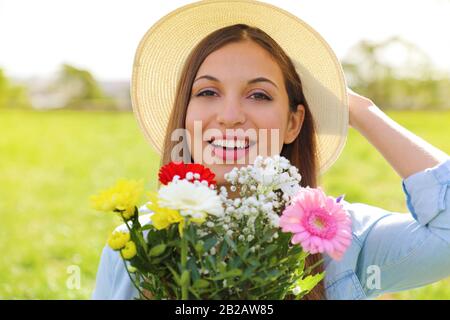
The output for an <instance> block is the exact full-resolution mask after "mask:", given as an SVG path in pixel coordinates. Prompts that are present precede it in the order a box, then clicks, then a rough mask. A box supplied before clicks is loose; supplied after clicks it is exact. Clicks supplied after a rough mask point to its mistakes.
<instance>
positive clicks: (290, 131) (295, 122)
mask: <svg viewBox="0 0 450 320" xmlns="http://www.w3.org/2000/svg"><path fill="white" fill-rule="evenodd" d="M304 119H305V107H304V106H303V105H302V104H299V105H298V106H297V110H296V111H294V112H292V111H290V112H289V116H288V124H287V127H286V132H285V134H284V143H285V144H289V143H292V142H293V141H294V140H295V138H297V136H298V134H299V133H300V129H301V128H302V125H303V120H304Z"/></svg>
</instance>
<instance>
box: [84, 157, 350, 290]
mask: <svg viewBox="0 0 450 320" xmlns="http://www.w3.org/2000/svg"><path fill="white" fill-rule="evenodd" d="M214 179H215V175H214V173H212V172H211V171H210V170H209V169H208V168H206V167H204V166H202V165H200V164H185V163H174V162H171V163H169V164H168V165H165V166H163V167H162V168H161V169H160V172H159V181H160V182H161V184H162V186H161V187H160V188H159V190H158V192H149V193H148V197H149V202H147V203H146V204H145V205H146V206H147V207H148V208H149V209H150V211H151V213H150V214H149V219H148V221H147V222H146V223H143V222H142V219H139V210H138V206H137V203H136V202H137V201H138V199H139V198H140V196H141V193H142V192H143V184H142V181H126V180H120V181H119V182H118V183H117V185H116V186H114V187H112V188H110V189H108V190H105V191H103V192H101V193H99V194H98V195H94V196H92V197H91V200H92V203H93V206H94V208H96V209H98V210H101V211H109V212H115V213H117V214H118V215H119V216H120V217H121V218H122V219H123V220H124V222H125V226H126V230H124V231H119V230H116V231H114V232H113V233H112V234H111V236H110V237H109V239H108V245H109V246H110V247H111V248H112V249H114V250H117V251H119V252H120V255H121V257H122V258H123V261H124V263H125V266H126V268H127V272H128V273H129V276H130V279H131V280H132V281H133V283H134V285H135V286H136V288H137V289H138V291H139V293H140V295H139V296H140V298H142V299H146V298H153V299H286V298H295V299H301V298H302V297H303V296H304V295H305V294H307V293H308V292H310V291H311V290H312V289H313V288H314V287H315V286H316V285H317V283H318V282H319V281H320V280H322V278H323V276H324V273H323V272H322V273H316V274H313V273H312V271H313V269H314V267H315V266H308V267H306V266H305V260H306V257H307V256H308V255H309V254H314V253H319V252H324V253H327V254H329V255H330V256H331V257H332V258H334V259H340V257H341V256H342V254H343V253H344V252H345V250H346V249H347V247H348V246H349V245H350V242H351V220H350V217H349V215H348V213H347V212H346V211H345V210H344V208H343V205H342V203H340V200H341V199H342V196H341V197H339V198H337V199H335V198H333V197H330V196H327V195H325V194H324V192H323V191H322V189H321V188H310V187H306V188H304V187H301V186H300V181H301V175H300V174H299V172H298V169H297V168H296V167H295V166H292V165H291V164H290V163H289V161H288V160H287V159H286V158H283V157H281V156H274V157H267V158H262V157H258V158H257V159H256V160H255V162H254V164H253V165H249V166H244V167H240V168H234V169H233V170H232V171H230V172H229V173H227V174H226V175H225V179H226V181H227V182H228V184H227V187H225V186H222V187H220V188H218V187H217V186H216V182H215V180H214ZM231 195H233V197H231Z"/></svg>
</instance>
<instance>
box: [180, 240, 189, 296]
mask: <svg viewBox="0 0 450 320" xmlns="http://www.w3.org/2000/svg"><path fill="white" fill-rule="evenodd" d="M187 251H188V247H187V240H186V237H184V236H183V237H181V274H183V272H184V271H185V270H186V265H187ZM188 289H189V283H186V282H183V283H182V284H181V299H182V300H187V299H188Z"/></svg>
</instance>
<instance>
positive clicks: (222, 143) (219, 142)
mask: <svg viewBox="0 0 450 320" xmlns="http://www.w3.org/2000/svg"><path fill="white" fill-rule="evenodd" d="M212 144H213V145H215V146H218V147H222V148H230V149H231V148H240V149H244V148H245V147H246V146H247V143H246V142H245V141H244V140H236V141H234V140H229V139H226V140H223V139H214V141H212Z"/></svg>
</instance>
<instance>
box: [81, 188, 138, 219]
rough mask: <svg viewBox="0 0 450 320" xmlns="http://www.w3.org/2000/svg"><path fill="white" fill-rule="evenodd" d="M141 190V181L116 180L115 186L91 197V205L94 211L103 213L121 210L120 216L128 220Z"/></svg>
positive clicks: (132, 213)
mask: <svg viewBox="0 0 450 320" xmlns="http://www.w3.org/2000/svg"><path fill="white" fill-rule="evenodd" d="M143 190H144V183H143V181H142V180H139V181H136V180H118V181H117V183H116V185H115V186H113V187H111V188H109V189H106V190H104V191H102V192H100V193H99V194H97V195H93V196H91V198H90V199H91V204H92V207H93V208H94V209H96V210H98V211H103V212H112V211H115V210H123V212H122V216H123V217H124V218H125V219H126V220H128V219H130V218H131V217H133V215H134V213H135V206H136V205H137V202H138V201H139V198H140V197H141V195H142V192H143Z"/></svg>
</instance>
